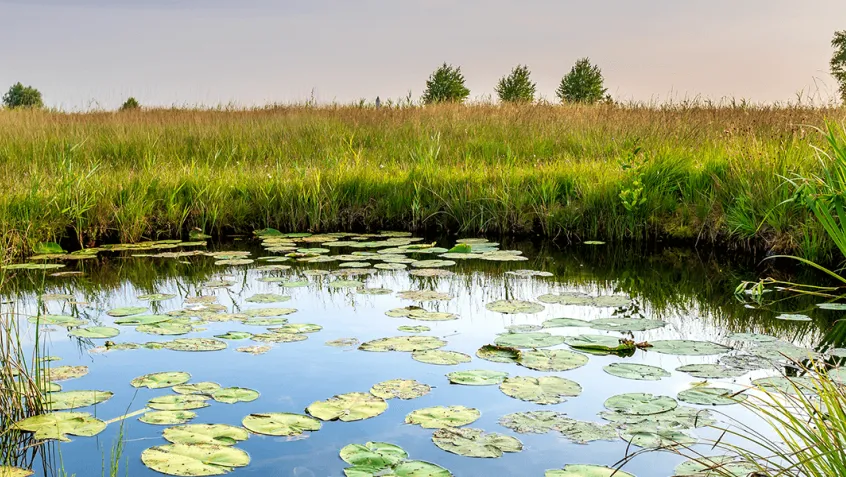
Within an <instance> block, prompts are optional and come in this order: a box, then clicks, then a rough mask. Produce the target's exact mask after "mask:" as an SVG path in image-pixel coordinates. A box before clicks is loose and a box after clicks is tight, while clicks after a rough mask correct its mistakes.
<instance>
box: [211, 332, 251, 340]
mask: <svg viewBox="0 0 846 477" xmlns="http://www.w3.org/2000/svg"><path fill="white" fill-rule="evenodd" d="M214 337H215V338H219V339H222V340H234V341H238V340H248V339H250V338H252V337H253V334H252V333H247V332H246V331H229V332H226V333H224V334H222V335H215V336H214Z"/></svg>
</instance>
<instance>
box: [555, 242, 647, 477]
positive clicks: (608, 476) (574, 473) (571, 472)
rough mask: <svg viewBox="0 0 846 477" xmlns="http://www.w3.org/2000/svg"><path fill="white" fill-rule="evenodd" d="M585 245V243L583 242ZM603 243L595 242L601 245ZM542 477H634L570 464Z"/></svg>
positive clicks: (625, 473) (609, 469) (604, 468)
mask: <svg viewBox="0 0 846 477" xmlns="http://www.w3.org/2000/svg"><path fill="white" fill-rule="evenodd" d="M585 243H587V242H585ZM604 243H605V242H596V245H602V244H604ZM544 477H635V476H634V475H632V474H630V473H628V472H623V471H622V470H617V469H612V468H610V467H604V466H601V465H592V464H570V465H565V466H564V468H563V469H561V470H547V471H546V473H545V474H544Z"/></svg>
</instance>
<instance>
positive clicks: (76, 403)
mask: <svg viewBox="0 0 846 477" xmlns="http://www.w3.org/2000/svg"><path fill="white" fill-rule="evenodd" d="M112 396H114V393H111V392H109V391H65V392H52V393H47V394H45V395H44V397H45V402H44V405H45V407H46V408H47V409H50V410H52V411H64V410H67V409H78V408H81V407H88V406H93V405H95V404H100V403H101V402H105V401H108V400H109V399H111V397H112Z"/></svg>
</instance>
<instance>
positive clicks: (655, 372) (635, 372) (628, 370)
mask: <svg viewBox="0 0 846 477" xmlns="http://www.w3.org/2000/svg"><path fill="white" fill-rule="evenodd" d="M602 369H603V370H604V371H605V372H606V373H608V374H610V375H612V376H617V377H618V378H624V379H635V380H639V381H658V380H660V379H661V378H666V377H669V376H670V373H668V372H667V371H665V370H664V369H663V368H659V367H657V366H650V365H648V364H637V363H611V364H609V365H606V366H605V367H603V368H602Z"/></svg>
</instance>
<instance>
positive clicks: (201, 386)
mask: <svg viewBox="0 0 846 477" xmlns="http://www.w3.org/2000/svg"><path fill="white" fill-rule="evenodd" d="M220 388H221V386H220V384H217V383H212V382H208V381H205V382H201V383H194V384H177V385H176V386H174V387H173V392H175V393H177V394H211V393H213V392H215V391H217V390H219V389H220Z"/></svg>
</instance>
